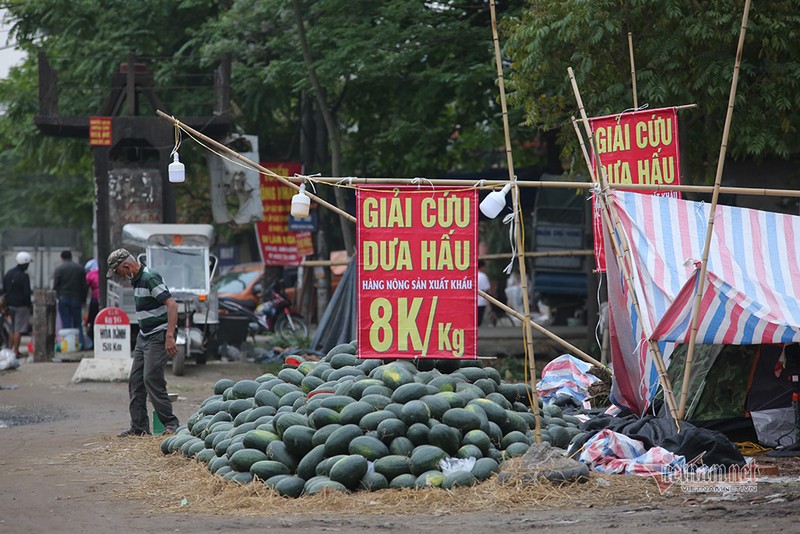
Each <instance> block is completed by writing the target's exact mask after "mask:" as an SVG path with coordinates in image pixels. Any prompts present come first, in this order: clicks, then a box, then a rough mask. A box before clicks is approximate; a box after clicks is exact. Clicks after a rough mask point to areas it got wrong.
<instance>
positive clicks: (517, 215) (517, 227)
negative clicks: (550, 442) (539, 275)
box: [489, 0, 542, 443]
mask: <svg viewBox="0 0 800 534" xmlns="http://www.w3.org/2000/svg"><path fill="white" fill-rule="evenodd" d="M489 7H490V9H489V11H490V12H491V18H492V41H493V42H494V60H495V65H496V66H497V81H498V85H499V88H500V108H501V110H502V113H503V133H504V137H505V145H506V161H507V162H508V180H509V182H510V183H512V184H514V186H513V187H512V188H511V190H512V193H511V194H512V198H513V208H514V222H513V224H514V237H515V240H516V247H517V250H518V251H520V252H523V251H524V250H525V247H524V243H523V241H522V230H521V228H522V213H521V212H522V208H521V207H520V205H519V198H520V191H519V187H517V185H516V184H517V177H516V175H515V173H514V158H513V156H512V154H511V134H510V131H511V129H510V128H509V126H508V107H507V106H506V89H505V81H504V78H503V62H502V58H501V57H500V39H499V38H498V36H497V14H496V12H495V1H494V0H489ZM518 260H519V262H518V263H519V277H520V281H521V283H522V309H523V311H524V313H525V321H524V322H523V323H522V333H523V335H524V336H525V355H526V356H527V357H528V358H529V364H530V380H531V388H530V391H531V410H532V411H533V413H534V415H535V416H536V417H534V419H535V421H536V424H535V425H534V429H533V441H534V442H535V443H541V442H542V424H541V417H539V395H538V394H537V393H536V359H535V356H534V353H533V332H531V327H530V325H529V320H530V316H531V308H530V302H529V299H528V274H527V268H526V266H525V258H524V257H523V256H520V257H519V258H518Z"/></svg>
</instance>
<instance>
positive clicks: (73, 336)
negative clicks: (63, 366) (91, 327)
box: [58, 328, 80, 352]
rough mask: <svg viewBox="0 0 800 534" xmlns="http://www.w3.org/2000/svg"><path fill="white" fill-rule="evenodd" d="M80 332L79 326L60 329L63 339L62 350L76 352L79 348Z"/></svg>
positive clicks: (59, 334) (60, 336) (60, 335)
mask: <svg viewBox="0 0 800 534" xmlns="http://www.w3.org/2000/svg"><path fill="white" fill-rule="evenodd" d="M79 333H80V332H79V331H78V329H77V328H64V329H62V330H59V331H58V337H59V338H60V339H61V352H76V351H77V350H78V334H79Z"/></svg>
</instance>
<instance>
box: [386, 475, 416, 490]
mask: <svg viewBox="0 0 800 534" xmlns="http://www.w3.org/2000/svg"><path fill="white" fill-rule="evenodd" d="M416 482H417V477H415V476H414V475H410V474H403V475H397V476H396V477H394V478H393V479H392V481H391V482H389V487H390V488H392V489H402V488H413V487H414V486H415V484H416Z"/></svg>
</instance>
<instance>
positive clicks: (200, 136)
mask: <svg viewBox="0 0 800 534" xmlns="http://www.w3.org/2000/svg"><path fill="white" fill-rule="evenodd" d="M156 114H157V115H158V116H159V117H161V118H162V119H166V120H168V121H169V122H171V123H172V124H174V125H175V126H177V127H178V128H180V129H181V130H183V131H185V132H186V133H188V134H190V135H192V136H193V137H196V138H198V139H201V140H202V141H203V142H205V143H208V144H209V145H212V146H214V147H215V148H217V149H218V150H221V151H223V152H225V153H226V154H228V155H229V156H231V157H233V158H236V159H238V160H239V161H242V162H243V163H245V164H247V165H249V166H250V167H252V168H253V169H256V170H257V171H259V172H263V173H264V174H266V175H267V176H271V177H272V178H275V179H276V180H278V181H279V182H281V183H283V184H284V185H288V186H289V187H292V188H294V189H297V190H299V189H300V186H298V185H297V184H295V183H294V182H292V181H291V180H289V179H287V178H286V177H285V176H281V175H280V174H277V173H276V172H274V171H271V170H269V169H267V168H266V167H262V166H261V165H259V164H258V163H256V162H254V161H251V160H249V159H248V158H246V157H244V156H242V155H241V154H239V153H238V152H236V151H235V150H231V149H230V148H228V147H226V146H225V145H223V144H222V143H220V142H219V141H217V140H215V139H212V138H210V137H208V136H207V135H205V134H203V133H201V132H198V131H197V130H195V129H194V128H192V127H191V126H188V125H186V124H184V123H182V122H181V121H179V120H178V119H176V118H175V117H173V116H171V115H167V114H166V113H164V112H163V111H161V110H156ZM306 195H308V197H309V198H310V199H311V200H313V201H314V202H317V203H318V204H320V205H322V206H325V207H326V208H328V209H329V210H331V211H333V212H334V213H337V214H338V215H341V216H342V217H344V218H346V219H347V220H349V221H351V222H353V223H355V222H356V218H355V217H353V216H352V215H350V214H349V213H347V212H346V211H344V210H341V209H339V208H338V207H337V206H334V205H333V204H331V203H330V202H327V201H325V200H323V199H321V198H319V197H318V196H316V195H314V194H313V193H311V192H309V191H306Z"/></svg>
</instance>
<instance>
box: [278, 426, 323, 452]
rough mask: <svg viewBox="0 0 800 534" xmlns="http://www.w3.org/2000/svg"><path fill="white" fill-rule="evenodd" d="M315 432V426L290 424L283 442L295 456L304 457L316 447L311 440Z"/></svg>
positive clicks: (284, 434)
mask: <svg viewBox="0 0 800 534" xmlns="http://www.w3.org/2000/svg"><path fill="white" fill-rule="evenodd" d="M314 432H315V431H314V429H313V428H309V427H307V426H302V425H295V426H290V427H289V428H287V429H286V432H284V433H283V442H284V443H285V444H286V448H287V449H288V450H289V451H290V452H291V453H292V455H293V456H295V457H296V458H302V457H303V456H305V455H306V454H307V453H308V452H309V451H310V450H311V449H312V448H313V447H314V445H313V444H312V441H311V440H312V439H313V436H314Z"/></svg>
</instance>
